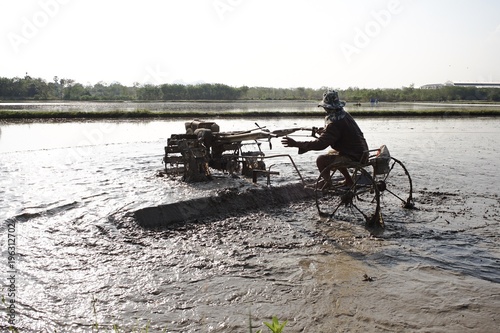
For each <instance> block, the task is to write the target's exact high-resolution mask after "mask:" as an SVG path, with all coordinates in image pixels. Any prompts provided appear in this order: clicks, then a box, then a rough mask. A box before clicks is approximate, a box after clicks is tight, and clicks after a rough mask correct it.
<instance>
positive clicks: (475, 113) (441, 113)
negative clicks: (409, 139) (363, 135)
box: [0, 109, 500, 120]
mask: <svg viewBox="0 0 500 333" xmlns="http://www.w3.org/2000/svg"><path fill="white" fill-rule="evenodd" d="M349 112H350V113H351V114H352V115H353V116H356V117H453V116H457V117H464V116H466V117H492V116H500V110H476V109H474V110H466V109H464V110H448V111H447V110H418V111H415V110H410V111H394V110H381V109H378V110H375V111H372V110H370V111H356V110H350V111H349ZM321 114H322V112H274V111H259V112H248V111H243V112H224V111H222V112H197V111H190V112H178V111H177V112H176V111H148V110H138V111H119V110H117V111H88V112H86V111H0V119H3V120H22V119H34V120H37V119H150V118H255V117H259V118H265V117H279V118H285V117H290V118H291V117H318V116H319V115H321Z"/></svg>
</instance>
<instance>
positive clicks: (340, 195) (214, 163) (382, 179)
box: [163, 120, 414, 227]
mask: <svg viewBox="0 0 500 333" xmlns="http://www.w3.org/2000/svg"><path fill="white" fill-rule="evenodd" d="M255 125H256V128H254V129H251V130H246V131H235V132H221V131H220V128H219V126H218V125H217V124H216V123H215V122H208V121H200V120H193V121H190V122H186V123H185V133H182V134H172V135H171V137H170V138H169V139H168V141H167V146H165V155H164V157H163V163H164V164H165V173H166V174H167V175H179V176H182V179H183V180H184V181H186V182H199V181H208V180H210V179H212V172H211V170H218V171H222V172H224V173H226V174H229V175H233V176H234V175H236V173H241V174H242V175H244V176H246V177H249V178H252V180H253V182H256V181H257V179H258V176H259V175H264V176H266V178H267V184H268V185H269V184H270V176H271V175H277V174H279V172H278V171H274V170H271V167H272V166H270V167H267V168H266V164H265V161H266V160H267V159H271V158H276V157H282V158H284V157H287V158H289V159H290V162H291V164H292V165H293V167H294V168H295V170H296V172H297V175H298V177H299V178H300V180H301V181H302V183H303V184H304V185H305V186H306V187H310V188H312V189H313V191H312V193H313V194H312V195H313V196H314V199H315V202H316V207H317V210H318V213H319V214H320V216H324V217H327V218H328V219H331V220H337V219H341V220H352V219H353V218H354V219H359V218H360V219H361V220H363V221H364V222H365V224H366V226H367V227H377V226H379V227H383V226H384V222H383V219H382V214H381V205H382V204H384V205H400V206H402V207H403V208H410V209H411V208H414V202H413V195H412V191H413V187H412V180H411V177H410V174H409V172H408V170H407V169H406V167H405V166H404V164H403V163H402V162H401V161H399V160H398V159H396V158H394V157H392V156H391V155H390V153H389V149H388V148H387V147H386V146H385V145H383V146H381V147H379V148H376V149H371V150H369V151H367V152H365V153H366V154H367V156H365V157H364V158H363V160H364V161H368V162H366V163H361V162H356V161H344V162H336V163H333V164H331V165H329V166H328V167H327V168H325V169H324V170H323V171H322V172H321V174H320V176H319V177H318V179H317V180H316V181H315V182H313V184H312V185H306V183H305V181H304V179H303V178H302V175H301V173H300V171H299V169H298V168H297V165H296V164H295V162H294V161H293V159H292V157H291V156H290V155H288V154H278V155H270V156H266V155H265V154H264V153H263V152H262V150H261V148H260V146H261V144H262V142H263V141H267V142H268V143H269V145H270V147H271V140H272V139H274V138H278V137H282V136H287V135H292V134H293V133H295V132H297V131H308V132H309V133H310V135H311V136H312V137H316V130H317V129H316V128H314V127H313V128H303V127H295V128H290V129H281V130H275V131H270V130H268V129H266V128H265V127H260V126H259V125H258V124H255ZM250 146H251V147H257V148H256V150H247V149H246V148H247V147H250ZM254 149H255V148H254ZM366 157H368V158H366ZM343 168H346V169H348V170H349V173H350V175H351V177H352V179H353V181H354V184H353V185H352V186H345V185H344V182H343V180H344V177H343V176H342V175H341V174H340V172H338V170H339V169H343ZM325 179H328V180H329V181H327V182H325V181H324V180H325ZM325 184H327V185H325Z"/></svg>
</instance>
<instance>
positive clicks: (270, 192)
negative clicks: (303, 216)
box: [134, 183, 314, 229]
mask: <svg viewBox="0 0 500 333" xmlns="http://www.w3.org/2000/svg"><path fill="white" fill-rule="evenodd" d="M313 195H314V191H313V190H312V189H307V188H304V186H303V184H302V183H298V184H289V185H284V186H279V187H258V188H250V189H247V190H245V191H242V192H240V191H238V190H235V189H228V190H226V191H223V192H221V193H219V194H218V195H216V196H211V197H205V198H196V199H190V200H185V201H179V202H175V203H171V204H166V205H159V206H154V207H146V208H142V209H139V210H137V211H135V212H134V217H135V219H136V220H137V222H138V223H139V225H140V226H142V227H144V228H151V229H157V228H166V227H169V226H171V225H174V224H177V223H183V222H189V221H194V220H202V219H205V218H209V217H213V216H218V215H226V214H241V213H244V212H245V211H248V210H254V209H260V208H265V207H269V206H278V205H283V204H287V203H290V202H294V201H298V200H303V199H306V198H311V197H312V196H313Z"/></svg>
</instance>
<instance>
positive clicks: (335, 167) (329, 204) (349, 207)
mask: <svg viewBox="0 0 500 333" xmlns="http://www.w3.org/2000/svg"><path fill="white" fill-rule="evenodd" d="M341 168H346V169H348V171H349V174H350V175H351V178H352V180H353V182H354V184H353V185H352V186H346V185H345V182H344V177H343V175H342V174H341V173H340V171H339V169H341ZM325 180H326V182H325ZM314 193H315V200H316V207H317V209H318V213H319V214H320V216H322V217H327V218H328V219H330V220H343V221H356V220H359V219H362V220H363V221H364V222H365V225H366V226H367V227H383V220H382V216H381V212H380V194H379V189H378V187H377V186H376V183H375V181H374V180H373V178H372V176H371V175H370V173H369V172H367V171H366V170H365V169H364V168H363V166H362V165H361V164H359V163H355V162H353V163H337V162H335V163H332V164H330V165H329V166H328V167H326V168H325V169H324V170H323V172H321V174H320V176H319V177H318V179H317V181H316V184H315V189H314Z"/></svg>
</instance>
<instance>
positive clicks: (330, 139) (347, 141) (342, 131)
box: [281, 90, 368, 188]
mask: <svg viewBox="0 0 500 333" xmlns="http://www.w3.org/2000/svg"><path fill="white" fill-rule="evenodd" d="M345 104H346V103H345V102H343V101H340V100H339V96H338V93H337V92H336V91H334V90H329V91H327V92H325V93H324V94H323V100H322V101H321V102H320V104H319V105H318V107H322V108H323V109H324V110H325V111H326V117H325V128H320V129H319V130H318V134H320V136H319V138H317V139H316V140H314V141H310V142H297V141H295V140H294V139H292V138H290V137H284V138H283V139H282V140H281V143H282V144H283V145H284V146H285V147H297V148H299V154H303V153H305V152H307V151H310V150H323V149H325V148H327V147H328V146H330V147H331V148H333V150H332V151H330V152H328V153H327V154H324V155H320V156H318V158H317V159H316V165H317V167H318V170H319V171H320V172H322V171H323V170H324V169H325V168H326V167H327V166H328V165H330V164H332V163H333V162H349V161H355V162H362V163H365V162H367V161H366V160H367V158H368V153H367V151H368V145H367V144H366V141H365V138H364V136H363V132H361V130H360V128H359V127H358V125H357V124H356V122H355V121H354V119H353V118H352V117H351V115H350V114H349V113H347V112H346V111H345V110H344V106H345ZM339 171H340V173H342V175H343V176H344V178H345V184H344V185H346V186H352V185H353V180H352V178H351V176H350V175H349V172H348V171H347V169H346V168H339ZM322 177H323V183H322V184H320V185H319V187H320V188H324V187H325V186H329V185H330V179H329V177H328V173H326V174H325V175H323V174H322Z"/></svg>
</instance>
